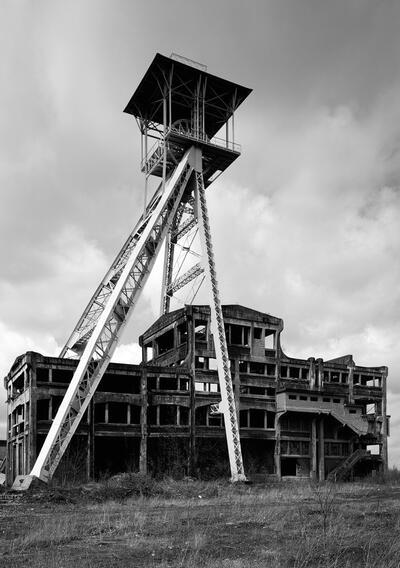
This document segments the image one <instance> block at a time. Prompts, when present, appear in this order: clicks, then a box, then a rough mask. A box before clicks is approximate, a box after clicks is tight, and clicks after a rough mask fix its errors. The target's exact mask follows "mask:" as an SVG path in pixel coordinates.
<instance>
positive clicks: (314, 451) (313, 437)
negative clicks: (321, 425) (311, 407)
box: [310, 417, 318, 480]
mask: <svg viewBox="0 0 400 568" xmlns="http://www.w3.org/2000/svg"><path fill="white" fill-rule="evenodd" d="M317 470H318V462H317V418H316V417H315V418H313V419H312V422H311V467H310V477H311V479H314V480H315V479H317Z"/></svg>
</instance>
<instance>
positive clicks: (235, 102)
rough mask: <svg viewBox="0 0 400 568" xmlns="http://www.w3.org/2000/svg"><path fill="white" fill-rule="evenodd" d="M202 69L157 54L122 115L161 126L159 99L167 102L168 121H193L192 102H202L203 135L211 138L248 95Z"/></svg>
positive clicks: (247, 89) (241, 88)
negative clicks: (124, 113)
mask: <svg viewBox="0 0 400 568" xmlns="http://www.w3.org/2000/svg"><path fill="white" fill-rule="evenodd" d="M251 91H252V89H249V88H247V87H243V86H241V85H238V84H236V83H232V82H231V81H227V80H226V79H222V78H221V77H217V76H216V75H211V74H210V73H207V72H206V71H205V70H203V69H199V68H197V67H193V66H192V65H189V64H186V63H183V62H182V61H180V60H176V59H173V58H170V57H166V56H164V55H161V54H160V53H157V54H156V56H155V57H154V59H153V61H152V63H151V64H150V67H149V68H148V69H147V71H146V73H145V75H144V77H143V79H142V80H141V82H140V84H139V86H138V88H137V89H136V91H135V93H134V94H133V96H132V98H131V99H130V101H129V103H128V104H127V106H126V108H125V109H124V112H126V113H128V114H131V115H133V116H135V117H136V118H138V119H139V120H144V121H151V122H153V123H157V124H162V123H163V121H164V111H163V99H165V98H166V97H168V99H169V101H170V102H169V122H170V124H171V122H176V121H187V122H191V121H192V120H193V99H194V97H196V95H197V96H198V97H201V98H202V99H204V107H203V108H204V119H203V120H204V123H203V124H204V133H205V134H206V135H207V136H208V137H210V138H212V137H213V136H215V134H216V133H217V132H218V130H219V129H220V128H221V127H222V126H223V125H224V124H225V123H226V122H227V121H228V120H229V118H230V117H231V116H232V115H233V113H234V112H235V110H236V109H237V108H238V106H239V105H240V104H241V103H242V102H243V101H244V100H245V99H246V97H247V96H248V95H249V94H250V93H251Z"/></svg>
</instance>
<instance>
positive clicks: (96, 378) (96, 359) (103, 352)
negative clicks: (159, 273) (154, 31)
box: [30, 148, 194, 481]
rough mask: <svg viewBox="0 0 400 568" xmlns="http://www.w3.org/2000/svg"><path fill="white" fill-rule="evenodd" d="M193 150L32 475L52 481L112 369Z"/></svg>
mask: <svg viewBox="0 0 400 568" xmlns="http://www.w3.org/2000/svg"><path fill="white" fill-rule="evenodd" d="M193 153H194V149H193V148H192V149H190V150H188V151H187V152H186V154H185V156H184V157H183V158H182V160H181V162H180V163H179V165H178V166H177V168H176V169H175V171H174V173H173V174H172V176H171V177H170V178H169V180H168V182H167V184H166V187H165V190H164V193H163V194H162V196H161V197H160V199H159V202H158V203H157V206H156V207H155V209H154V211H153V213H152V215H151V217H150V219H149V220H148V222H147V224H146V226H145V227H144V229H143V231H142V232H141V235H140V237H139V240H138V242H137V244H136V246H135V247H134V248H133V250H132V252H131V254H130V255H129V257H128V258H127V260H126V262H125V264H124V267H123V269H122V271H121V272H120V274H119V275H118V278H117V279H116V282H115V286H114V288H113V290H112V292H111V294H110V296H109V298H108V301H107V303H106V304H105V306H104V308H103V310H102V312H101V315H100V317H99V318H98V320H97V323H96V325H95V327H94V330H93V332H92V333H91V336H90V338H89V340H88V341H87V343H86V347H85V349H84V351H83V354H82V357H81V359H80V362H79V364H78V366H77V368H76V371H75V373H74V376H73V378H72V380H71V383H70V385H69V387H68V389H67V392H66V394H65V396H64V399H63V401H62V403H61V405H60V407H59V409H58V412H57V414H56V417H55V418H54V420H53V423H52V425H51V427H50V430H49V433H48V435H47V437H46V439H45V441H44V444H43V446H42V449H41V451H40V453H39V456H38V458H37V460H36V463H35V464H34V466H33V469H32V471H31V474H30V475H31V476H33V477H38V478H40V479H42V480H44V481H47V480H48V479H50V478H51V477H52V476H53V474H54V472H55V470H56V468H57V466H58V464H59V462H60V460H61V458H62V456H63V454H64V452H65V450H66V449H67V447H68V444H69V442H70V440H71V438H72V436H73V434H74V432H75V431H76V429H77V427H78V425H79V423H80V421H81V419H82V417H83V414H84V412H85V410H86V408H87V407H88V405H89V402H90V400H91V398H92V396H93V394H94V393H95V391H96V389H97V386H98V384H99V382H100V380H101V378H102V376H103V374H104V372H105V370H106V369H107V366H108V364H109V362H110V359H111V357H112V354H113V352H114V350H115V347H116V346H117V343H118V340H119V338H120V337H121V333H122V331H123V329H124V327H125V325H126V323H127V321H128V318H129V316H130V315H131V313H132V311H133V308H134V306H135V305H136V302H137V300H138V298H139V296H140V293H141V290H142V288H143V286H144V284H145V282H146V280H147V278H148V275H149V273H150V271H151V269H152V267H153V265H154V262H155V259H156V257H157V253H158V252H159V250H160V247H161V244H162V242H163V239H164V238H165V236H166V233H167V231H168V229H169V227H170V226H171V223H172V220H173V218H174V217H175V214H176V211H177V209H178V207H179V204H180V202H181V199H182V196H183V194H184V191H185V188H186V184H187V183H188V181H189V178H190V176H191V175H192V172H193V166H192V154H193Z"/></svg>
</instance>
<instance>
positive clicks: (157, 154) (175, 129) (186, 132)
mask: <svg viewBox="0 0 400 568" xmlns="http://www.w3.org/2000/svg"><path fill="white" fill-rule="evenodd" d="M170 134H178V135H179V136H184V137H185V138H188V139H189V140H193V141H194V142H199V141H200V142H203V143H204V144H210V145H211V146H217V147H218V148H224V149H226V150H230V151H231V152H236V153H238V154H240V153H241V151H242V147H241V145H240V144H237V143H236V142H232V141H231V140H226V139H225V138H218V137H217V136H214V137H213V138H209V137H208V136H207V134H205V133H204V132H202V131H197V130H191V129H187V128H184V127H182V126H171V127H170V128H168V129H167V131H166V134H165V138H166V139H168V136H169V135H170ZM166 144H167V149H168V148H169V145H168V142H166ZM163 153H164V138H160V139H159V140H156V142H155V143H154V144H153V145H152V146H151V148H150V150H148V152H147V156H145V157H144V158H143V160H142V162H141V169H142V171H146V172H147V173H150V172H151V170H152V169H153V168H154V166H155V165H156V164H157V163H159V161H160V160H161V159H162V157H163Z"/></svg>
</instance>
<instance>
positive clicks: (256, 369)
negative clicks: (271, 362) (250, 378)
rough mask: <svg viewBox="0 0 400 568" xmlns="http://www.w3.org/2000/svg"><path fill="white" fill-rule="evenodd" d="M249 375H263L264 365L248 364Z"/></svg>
mask: <svg viewBox="0 0 400 568" xmlns="http://www.w3.org/2000/svg"><path fill="white" fill-rule="evenodd" d="M250 373H253V374H254V375H265V365H264V363H255V362H250Z"/></svg>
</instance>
